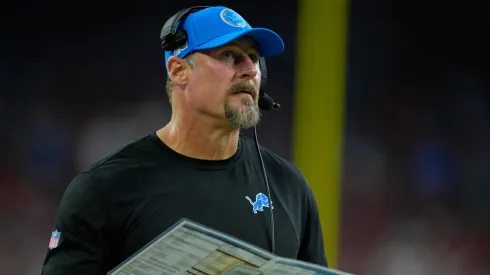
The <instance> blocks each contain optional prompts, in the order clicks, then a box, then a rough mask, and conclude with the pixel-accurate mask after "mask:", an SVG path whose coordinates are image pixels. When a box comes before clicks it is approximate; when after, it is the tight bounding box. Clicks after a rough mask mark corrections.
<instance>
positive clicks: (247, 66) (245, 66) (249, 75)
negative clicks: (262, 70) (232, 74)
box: [239, 57, 259, 79]
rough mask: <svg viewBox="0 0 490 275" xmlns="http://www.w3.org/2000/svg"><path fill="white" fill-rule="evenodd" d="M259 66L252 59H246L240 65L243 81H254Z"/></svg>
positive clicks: (240, 74)
mask: <svg viewBox="0 0 490 275" xmlns="http://www.w3.org/2000/svg"><path fill="white" fill-rule="evenodd" d="M258 66H259V64H258V63H256V62H254V61H253V60H252V59H251V58H250V57H246V58H244V60H243V61H242V62H241V64H240V66H239V67H240V69H239V76H240V78H242V79H253V78H254V77H255V76H256V75H257V74H258V73H259V69H258Z"/></svg>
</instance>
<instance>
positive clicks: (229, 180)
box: [42, 6, 327, 275]
mask: <svg viewBox="0 0 490 275" xmlns="http://www.w3.org/2000/svg"><path fill="white" fill-rule="evenodd" d="M161 39H162V47H163V50H164V51H165V65H166V69H167V75H168V80H167V81H168V83H167V93H168V96H169V99H170V102H171V107H172V117H171V119H170V121H169V122H168V123H167V124H166V125H165V126H164V127H162V128H161V129H158V130H156V131H155V132H153V133H149V134H147V135H145V136H143V137H140V138H138V139H137V140H134V141H131V142H130V143H128V144H127V145H125V146H123V147H122V148H120V149H119V150H118V151H117V152H114V153H113V154H112V155H109V156H107V157H105V158H104V159H101V160H99V161H98V162H97V163H94V164H93V165H91V166H90V167H88V168H87V169H86V170H84V171H81V172H80V173H78V174H77V175H76V176H75V177H74V178H73V180H72V181H71V183H70V184H69V185H68V187H67V189H66V190H65V193H64V194H63V197H62V200H61V202H60V204H59V207H58V210H57V213H56V218H55V221H54V224H53V228H52V231H53V232H52V233H51V239H50V241H49V247H48V249H47V254H46V257H45V260H44V263H43V266H42V270H43V271H42V274H44V275H61V274H63V275H65V274H72V275H78V274H84V275H86V274H90V275H98V274H106V273H107V272H108V271H109V270H111V269H112V268H114V267H115V266H117V265H118V264H120V263H121V262H122V261H124V260H125V259H126V258H128V257H130V256H131V255H132V254H133V253H135V252H136V251H138V250H139V249H140V248H142V247H143V246H145V244H147V243H148V242H149V241H151V240H152V239H153V238H155V237H156V236H158V235H159V234H160V233H162V232H164V231H165V230H166V229H168V228H169V227H170V226H172V225H173V224H174V223H175V222H177V221H178V220H180V219H181V218H188V219H191V220H194V221H196V222H198V223H201V224H203V225H206V226H209V227H212V228H214V229H216V230H219V231H222V232H224V233H227V234H230V235H233V236H235V237H237V238H240V239H242V240H244V241H246V242H249V243H251V244H253V245H256V246H258V247H261V248H263V249H266V250H269V251H271V252H273V253H275V254H277V255H279V256H284V257H289V258H294V259H300V260H304V261H308V262H312V263H316V264H321V265H327V261H326V259H325V253H324V248H323V237H322V230H321V225H320V220H319V215H318V209H317V204H316V201H315V198H314V195H313V192H312V190H311V188H310V186H309V184H308V182H307V180H306V179H305V178H304V177H303V175H302V174H301V172H300V171H299V170H298V169H297V168H296V167H295V166H294V165H293V164H292V163H291V162H289V161H286V160H284V159H282V158H281V157H279V156H278V155H276V154H274V153H273V152H271V151H270V150H268V149H266V148H264V147H262V146H260V145H259V144H258V141H257V137H256V135H255V140H254V139H251V138H248V137H245V136H243V135H241V134H240V129H245V128H251V127H254V128H255V126H256V125H257V124H258V122H259V120H260V118H261V109H262V110H267V109H274V108H276V109H277V108H278V107H279V105H278V104H277V103H276V102H274V101H273V100H272V99H271V98H270V97H269V96H268V95H267V94H265V93H264V92H263V89H261V87H263V86H264V85H265V81H266V67H265V60H264V57H268V56H274V55H278V54H280V53H282V52H283V50H284V44H283V41H282V39H281V38H280V37H279V35H277V34H276V33H275V32H273V31H271V30H268V29H264V28H252V27H251V26H250V25H249V24H248V22H247V21H246V20H245V19H244V18H243V17H242V16H240V15H239V14H238V13H236V12H235V11H233V10H231V9H229V8H226V7H222V6H217V7H193V8H188V9H185V10H183V11H181V12H178V13H177V14H175V15H174V16H172V17H171V18H170V19H169V20H168V21H167V22H166V23H165V24H164V27H163V29H162V33H161ZM255 134H256V132H255ZM259 202H260V203H259Z"/></svg>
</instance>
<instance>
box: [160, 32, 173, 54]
mask: <svg viewBox="0 0 490 275" xmlns="http://www.w3.org/2000/svg"><path fill="white" fill-rule="evenodd" d="M174 44H175V43H174V36H173V35H172V34H168V35H167V36H165V38H164V39H162V48H163V50H165V51H173V49H174Z"/></svg>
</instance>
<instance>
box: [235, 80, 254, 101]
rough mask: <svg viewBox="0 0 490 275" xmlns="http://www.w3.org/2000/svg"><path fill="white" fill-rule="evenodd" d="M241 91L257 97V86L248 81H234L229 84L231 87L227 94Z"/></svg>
mask: <svg viewBox="0 0 490 275" xmlns="http://www.w3.org/2000/svg"><path fill="white" fill-rule="evenodd" d="M241 91H247V92H250V93H251V94H252V96H253V97H254V98H255V97H257V94H258V93H259V91H258V90H257V87H255V85H253V84H250V83H244V82H241V83H235V84H233V85H231V87H230V89H229V91H228V94H230V95H231V94H235V93H238V92H241Z"/></svg>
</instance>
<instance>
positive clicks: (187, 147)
mask: <svg viewBox="0 0 490 275" xmlns="http://www.w3.org/2000/svg"><path fill="white" fill-rule="evenodd" d="M157 136H158V137H159V138H160V140H162V142H164V143H165V144H166V145H167V146H168V147H170V148H171V149H172V150H174V151H176V152H177V153H179V154H181V155H184V156H188V157H192V158H197V159H205V160H223V159H228V158H230V157H231V156H233V155H234V154H235V153H236V151H237V148H238V138H239V129H233V130H230V129H223V128H222V127H217V126H214V127H213V126H211V125H209V124H207V123H205V122H203V121H198V120H195V121H193V122H191V123H189V122H188V121H186V122H184V121H182V120H180V119H177V118H174V117H172V120H171V121H170V122H169V123H168V124H167V125H165V126H164V127H163V128H161V129H159V130H158V131H157Z"/></svg>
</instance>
